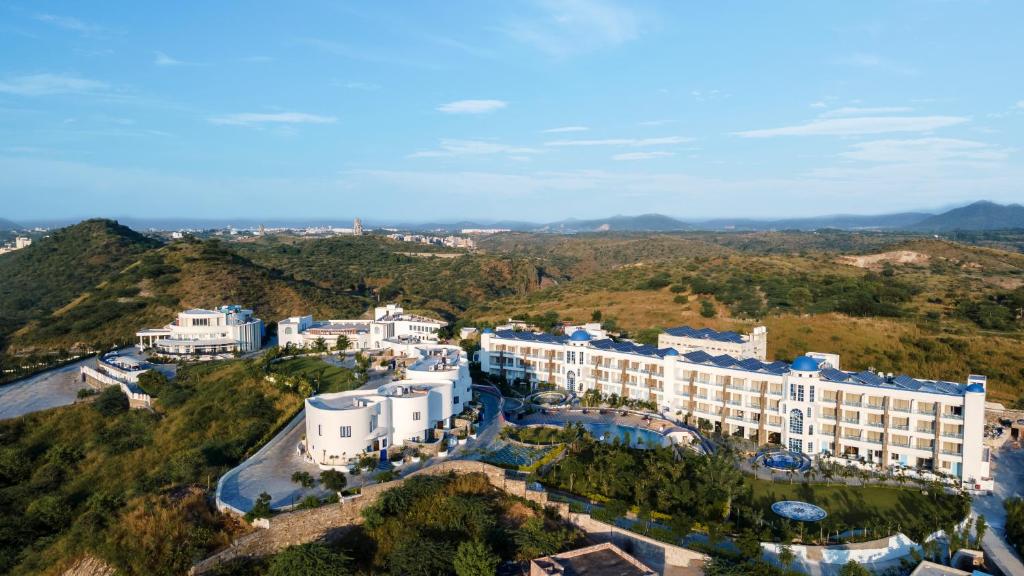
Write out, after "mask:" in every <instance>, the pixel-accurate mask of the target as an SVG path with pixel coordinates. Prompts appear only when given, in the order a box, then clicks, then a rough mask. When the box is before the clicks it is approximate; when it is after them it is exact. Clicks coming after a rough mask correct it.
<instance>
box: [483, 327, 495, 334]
mask: <svg viewBox="0 0 1024 576" xmlns="http://www.w3.org/2000/svg"><path fill="white" fill-rule="evenodd" d="M484 334H494V330H492V329H491V328H484Z"/></svg>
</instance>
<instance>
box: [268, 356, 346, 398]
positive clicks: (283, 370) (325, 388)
mask: <svg viewBox="0 0 1024 576" xmlns="http://www.w3.org/2000/svg"><path fill="white" fill-rule="evenodd" d="M272 371H273V372H274V374H277V375H280V376H285V377H297V378H301V379H304V380H307V381H308V382H310V383H311V384H312V385H313V388H314V390H316V385H317V383H319V384H320V388H319V393H320V394H324V393H327V392H343V391H345V390H352V389H354V388H356V387H357V386H359V382H357V381H356V377H355V374H354V373H353V372H352V370H349V369H348V368H342V367H341V366H335V365H333V364H328V363H327V362H324V361H323V360H322V359H321V358H318V357H315V356H304V357H299V358H291V359H289V360H284V361H282V362H278V363H277V364H274V365H273V368H272Z"/></svg>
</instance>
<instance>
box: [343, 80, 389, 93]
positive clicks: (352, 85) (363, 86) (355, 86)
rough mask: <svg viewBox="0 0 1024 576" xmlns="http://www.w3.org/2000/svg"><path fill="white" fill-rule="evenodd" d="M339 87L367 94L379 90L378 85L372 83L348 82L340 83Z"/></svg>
mask: <svg viewBox="0 0 1024 576" xmlns="http://www.w3.org/2000/svg"><path fill="white" fill-rule="evenodd" d="M340 85H341V87H343V88H348V89H349V90H365V91H367V92H372V91H374V90H379V89H380V85H379V84H374V83H372V82H352V81H350V82H342V83H340Z"/></svg>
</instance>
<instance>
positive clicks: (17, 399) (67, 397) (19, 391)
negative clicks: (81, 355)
mask: <svg viewBox="0 0 1024 576" xmlns="http://www.w3.org/2000/svg"><path fill="white" fill-rule="evenodd" d="M86 362H93V364H95V360H94V359H92V358H87V359H85V360H79V361H78V362H74V363H72V364H68V365H67V366H61V367H60V368H54V369H53V370H48V371H46V372H43V373H41V374H36V375H35V376H29V377H28V378H23V379H21V380H15V381H14V382H11V383H10V384H4V385H3V386H0V420H3V419H5V418H16V417H18V416H24V415H25V414H31V413H32V412H38V411H40V410H47V409H49V408H56V407H58V406H67V405H68V404H73V403H74V402H75V400H76V399H77V397H78V390H79V389H80V388H87V387H88V385H87V384H84V383H83V382H82V379H81V378H80V377H79V368H81V367H82V365H83V364H85V363H86Z"/></svg>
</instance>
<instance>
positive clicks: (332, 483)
mask: <svg viewBox="0 0 1024 576" xmlns="http://www.w3.org/2000/svg"><path fill="white" fill-rule="evenodd" d="M320 483H321V484H323V486H324V488H327V489H328V490H330V491H332V492H341V491H342V490H344V489H345V486H347V485H348V479H346V478H345V473H344V472H339V471H337V470H324V471H323V472H321V473H320Z"/></svg>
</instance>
